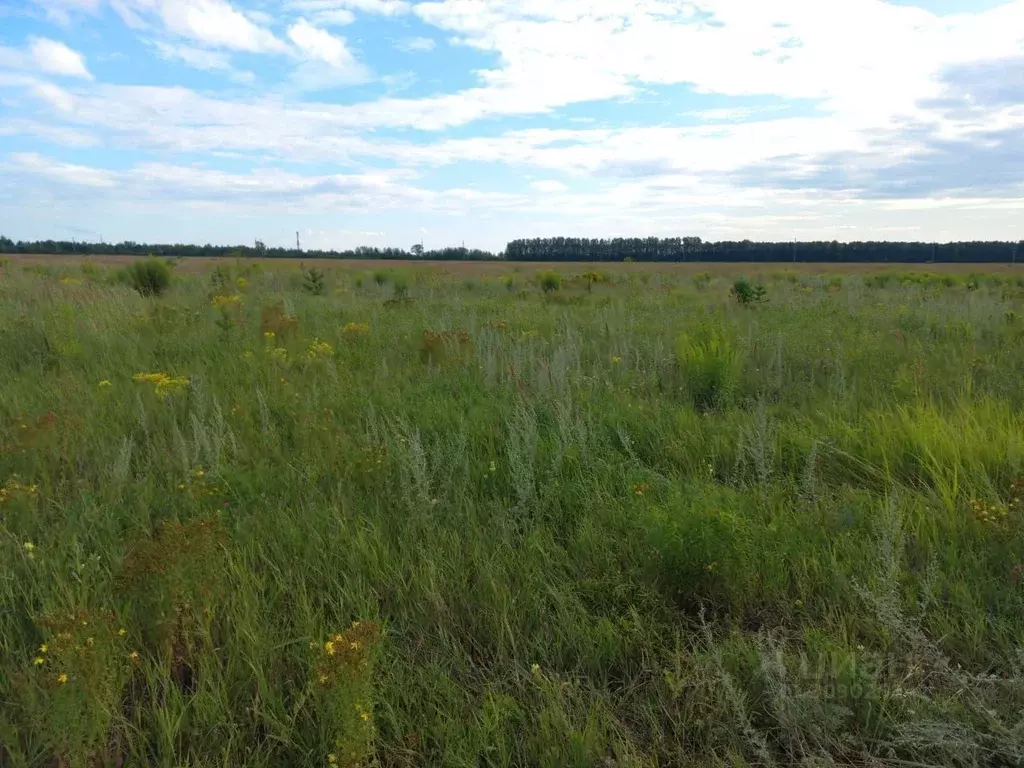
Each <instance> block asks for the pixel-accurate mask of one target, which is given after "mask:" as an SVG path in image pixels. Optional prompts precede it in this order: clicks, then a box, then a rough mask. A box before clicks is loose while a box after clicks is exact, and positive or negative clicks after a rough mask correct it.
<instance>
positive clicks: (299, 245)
mask: <svg viewBox="0 0 1024 768" xmlns="http://www.w3.org/2000/svg"><path fill="white" fill-rule="evenodd" d="M295 250H296V251H301V250H302V245H301V244H300V243H299V231H298V230H295Z"/></svg>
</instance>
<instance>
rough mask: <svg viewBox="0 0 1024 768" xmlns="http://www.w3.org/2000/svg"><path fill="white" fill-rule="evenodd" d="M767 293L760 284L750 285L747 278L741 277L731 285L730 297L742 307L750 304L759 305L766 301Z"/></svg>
mask: <svg viewBox="0 0 1024 768" xmlns="http://www.w3.org/2000/svg"><path fill="white" fill-rule="evenodd" d="M767 294H768V291H766V290H765V287H764V286H763V285H761V284H760V283H752V282H750V281H749V280H748V279H747V278H745V277H741V278H739V279H738V280H737V281H736V282H735V283H733V284H732V296H733V298H734V299H736V301H738V302H739V303H740V304H742V305H744V306H749V305H750V304H761V303H763V302H765V301H768V296H767Z"/></svg>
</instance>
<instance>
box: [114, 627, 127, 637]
mask: <svg viewBox="0 0 1024 768" xmlns="http://www.w3.org/2000/svg"><path fill="white" fill-rule="evenodd" d="M127 633H128V630H127V629H125V628H124V627H121V628H120V629H119V630H117V636H118V637H124V636H125V635H126V634H127Z"/></svg>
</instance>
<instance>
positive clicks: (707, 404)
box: [676, 323, 742, 410]
mask: <svg viewBox="0 0 1024 768" xmlns="http://www.w3.org/2000/svg"><path fill="white" fill-rule="evenodd" d="M741 360H742V358H741V357H740V353H739V350H738V348H737V344H736V341H735V337H734V335H733V334H732V333H730V331H729V329H727V328H726V327H724V326H716V325H712V324H709V323H705V324H703V325H701V326H698V327H697V328H695V329H694V330H693V331H691V332H689V333H683V334H680V336H679V337H678V338H677V339H676V365H677V367H678V370H679V374H680V378H681V379H682V382H683V389H684V390H685V392H686V393H687V395H688V396H689V398H690V400H691V401H692V402H693V404H694V406H696V407H697V408H700V409H703V410H709V409H713V408H721V407H723V406H726V405H728V404H729V403H730V402H731V401H732V399H733V398H734V397H735V395H736V392H737V389H738V386H739V378H740V370H741Z"/></svg>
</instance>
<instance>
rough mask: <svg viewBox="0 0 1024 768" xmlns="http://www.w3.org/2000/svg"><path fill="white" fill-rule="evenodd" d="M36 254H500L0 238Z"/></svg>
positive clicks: (14, 249)
mask: <svg viewBox="0 0 1024 768" xmlns="http://www.w3.org/2000/svg"><path fill="white" fill-rule="evenodd" d="M4 253H10V254H36V255H71V254H78V255H81V256H159V257H161V258H178V257H181V258H192V257H206V258H243V259H246V258H266V259H424V260H429V261H482V260H485V259H498V258H500V254H494V253H491V252H490V251H483V250H480V249H478V248H456V247H446V248H436V249H433V250H424V249H423V248H422V247H421V246H418V245H416V246H413V247H412V248H410V249H409V250H405V249H403V248H374V247H369V246H359V247H358V248H351V249H348V250H344V251H337V250H319V249H314V248H307V249H302V250H300V249H298V248H272V247H269V246H267V245H266V244H264V243H263V242H261V241H260V240H257V241H256V242H255V243H254V244H253V245H210V244H207V245H192V244H188V243H173V244H170V243H136V242H134V241H131V240H126V241H124V242H123V243H86V242H81V241H77V240H33V241H25V240H19V241H18V242H15V241H13V240H11V239H10V238H8V237H3V236H0V254H4Z"/></svg>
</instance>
